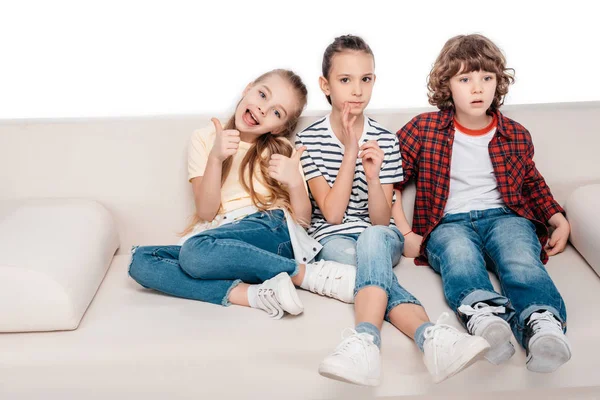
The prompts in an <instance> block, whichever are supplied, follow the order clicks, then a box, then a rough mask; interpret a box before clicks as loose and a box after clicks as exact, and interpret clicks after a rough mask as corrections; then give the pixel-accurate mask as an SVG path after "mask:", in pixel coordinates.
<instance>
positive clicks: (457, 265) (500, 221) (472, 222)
mask: <svg viewBox="0 0 600 400" xmlns="http://www.w3.org/2000/svg"><path fill="white" fill-rule="evenodd" d="M541 250H542V248H541V244H540V241H539V240H538V237H537V235H536V231H535V225H534V224H533V223H532V222H531V221H529V220H527V219H526V218H522V217H519V216H518V215H517V214H515V213H514V212H512V211H511V210H510V209H509V208H507V207H500V208H493V209H489V210H482V211H471V212H468V213H459V214H449V215H446V216H445V217H444V218H443V219H442V221H441V222H440V224H439V225H438V226H437V227H436V228H435V229H434V230H433V231H432V232H431V235H430V237H429V240H428V242H427V245H426V253H427V259H428V261H429V265H431V267H432V268H433V269H434V270H435V271H436V272H437V273H438V274H440V276H441V277H442V283H443V285H444V294H445V296H446V300H447V302H448V304H449V305H450V307H451V308H452V309H453V310H454V311H455V312H456V313H457V315H458V317H459V319H460V320H461V322H462V323H463V324H464V323H465V322H466V316H464V315H462V314H461V313H459V312H458V307H459V306H460V305H462V304H467V305H474V304H475V303H478V302H486V303H490V304H493V305H498V306H504V307H506V313H505V314H503V315H500V316H501V317H502V318H504V319H505V320H506V321H508V322H509V323H510V324H511V326H512V330H513V332H514V334H515V338H517V340H518V341H519V343H521V344H523V343H524V340H523V331H524V325H525V321H526V320H527V318H528V317H529V316H530V315H531V314H532V313H533V312H536V311H540V310H547V311H550V312H551V313H552V314H554V315H555V316H556V317H557V318H559V319H560V321H561V322H562V323H563V327H565V330H566V321H567V311H566V308H565V304H564V302H563V299H562V297H561V296H560V294H559V293H558V290H557V289H556V286H555V285H554V283H553V282H552V279H551V278H550V276H549V275H548V272H547V271H546V268H545V267H544V265H543V264H542V262H541V260H540V252H541ZM486 267H487V268H489V269H490V270H491V271H492V272H493V273H495V274H496V276H498V279H499V281H500V285H501V288H502V294H499V293H497V292H496V291H495V290H494V288H493V286H492V283H491V282H490V279H489V276H488V273H487V270H486Z"/></svg>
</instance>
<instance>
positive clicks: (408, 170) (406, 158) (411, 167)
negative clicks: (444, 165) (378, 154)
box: [394, 117, 421, 190]
mask: <svg viewBox="0 0 600 400" xmlns="http://www.w3.org/2000/svg"><path fill="white" fill-rule="evenodd" d="M417 118H418V117H415V118H413V119H412V120H411V121H409V122H408V123H407V124H406V125H404V127H402V129H400V130H399V131H398V132H397V133H396V136H397V138H398V143H399V145H400V153H401V154H402V173H403V176H402V180H401V181H400V182H397V183H396V184H395V185H394V189H397V190H402V189H403V188H404V186H405V185H406V184H407V183H408V182H409V181H410V180H411V178H413V176H414V175H415V174H416V171H417V170H418V157H419V151H420V147H421V141H420V139H419V127H418V124H417Z"/></svg>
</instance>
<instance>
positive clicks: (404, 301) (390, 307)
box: [383, 297, 423, 323]
mask: <svg viewBox="0 0 600 400" xmlns="http://www.w3.org/2000/svg"><path fill="white" fill-rule="evenodd" d="M401 304H414V305H417V306H420V307H423V305H422V304H421V302H420V301H419V300H417V299H415V298H414V297H413V298H408V299H402V300H397V301H394V302H393V303H388V305H387V308H386V310H385V315H384V316H383V319H384V320H386V321H387V322H390V323H391V321H390V313H391V312H392V310H393V309H394V308H396V306H399V305H401Z"/></svg>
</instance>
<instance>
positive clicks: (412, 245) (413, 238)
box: [402, 232, 423, 258]
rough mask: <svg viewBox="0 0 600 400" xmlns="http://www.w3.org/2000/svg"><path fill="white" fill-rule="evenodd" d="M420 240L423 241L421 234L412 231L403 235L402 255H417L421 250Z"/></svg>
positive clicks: (412, 256)
mask: <svg viewBox="0 0 600 400" xmlns="http://www.w3.org/2000/svg"><path fill="white" fill-rule="evenodd" d="M421 242H423V236H421V235H417V234H416V233H414V232H411V233H409V234H408V235H406V236H405V237H404V251H403V252H402V254H404V257H411V258H415V257H418V256H419V253H420V251H421Z"/></svg>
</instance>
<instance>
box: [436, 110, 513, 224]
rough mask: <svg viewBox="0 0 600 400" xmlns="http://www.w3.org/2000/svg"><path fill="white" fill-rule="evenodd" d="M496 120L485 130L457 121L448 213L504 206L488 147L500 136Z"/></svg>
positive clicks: (447, 203)
mask: <svg viewBox="0 0 600 400" xmlns="http://www.w3.org/2000/svg"><path fill="white" fill-rule="evenodd" d="M496 125H497V120H496V117H494V119H493V120H492V122H491V123H490V124H489V125H488V126H487V127H485V128H483V129H480V130H471V129H467V128H465V127H463V126H461V125H460V124H459V123H458V122H457V121H456V120H454V126H455V132H454V144H453V145H452V161H451V163H450V194H449V196H448V201H447V202H446V208H445V209H444V214H458V213H465V212H469V211H474V210H487V209H490V208H496V207H502V206H503V205H504V202H503V201H502V196H501V195H500V192H499V191H498V182H497V181H496V176H495V175H494V167H493V166H492V160H491V159H490V154H489V150H488V145H489V143H490V141H491V140H492V138H493V137H494V134H495V133H496Z"/></svg>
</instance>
